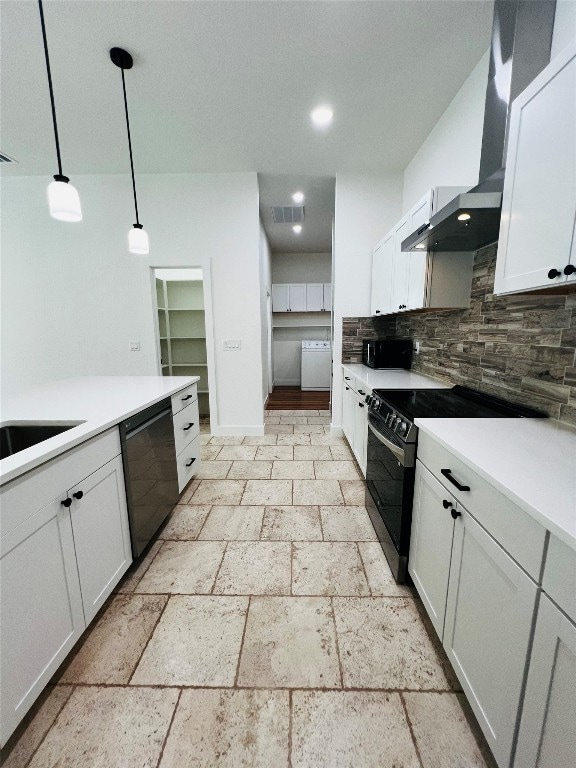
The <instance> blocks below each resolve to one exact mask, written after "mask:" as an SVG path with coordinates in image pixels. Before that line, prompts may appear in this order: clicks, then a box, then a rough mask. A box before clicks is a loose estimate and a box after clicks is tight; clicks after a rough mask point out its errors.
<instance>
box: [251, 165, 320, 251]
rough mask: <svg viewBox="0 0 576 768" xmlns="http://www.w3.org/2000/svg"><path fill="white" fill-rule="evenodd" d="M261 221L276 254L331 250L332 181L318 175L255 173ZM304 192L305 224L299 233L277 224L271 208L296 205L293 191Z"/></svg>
mask: <svg viewBox="0 0 576 768" xmlns="http://www.w3.org/2000/svg"><path fill="white" fill-rule="evenodd" d="M258 185H259V189H260V218H261V220H262V224H263V226H264V229H265V231H266V235H267V237H268V242H269V244H270V248H271V250H272V251H275V252H276V253H322V252H326V251H331V250H332V219H333V217H334V193H335V179H334V178H333V177H326V176H324V177H317V176H294V175H288V176H275V175H272V174H267V173H260V174H258ZM296 191H298V192H303V193H304V203H303V205H304V223H303V225H302V231H301V232H300V234H298V235H297V234H295V233H294V232H293V231H292V225H291V224H276V223H275V222H274V219H273V217H272V210H271V208H272V206H273V205H295V203H294V202H293V200H292V194H293V193H294V192H296Z"/></svg>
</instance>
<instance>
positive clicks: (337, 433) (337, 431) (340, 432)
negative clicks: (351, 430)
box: [330, 424, 344, 437]
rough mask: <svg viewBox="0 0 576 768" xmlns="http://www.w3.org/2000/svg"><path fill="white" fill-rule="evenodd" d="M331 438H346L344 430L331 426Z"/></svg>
mask: <svg viewBox="0 0 576 768" xmlns="http://www.w3.org/2000/svg"><path fill="white" fill-rule="evenodd" d="M330 437H344V430H343V429H342V427H338V426H336V425H334V424H330Z"/></svg>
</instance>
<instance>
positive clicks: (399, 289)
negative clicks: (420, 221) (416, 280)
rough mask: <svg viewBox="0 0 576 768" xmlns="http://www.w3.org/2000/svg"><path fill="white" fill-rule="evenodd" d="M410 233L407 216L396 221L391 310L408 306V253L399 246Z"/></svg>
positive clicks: (401, 309)
mask: <svg viewBox="0 0 576 768" xmlns="http://www.w3.org/2000/svg"><path fill="white" fill-rule="evenodd" d="M409 234H410V229H409V227H408V216H404V218H403V219H402V220H401V221H400V222H398V224H397V225H396V227H395V228H394V276H393V278H392V300H391V305H392V306H391V309H392V311H393V312H403V311H404V309H406V308H407V306H408V278H409V273H410V254H409V253H402V251H401V250H400V246H401V244H402V240H404V239H405V238H406V237H408V235H409Z"/></svg>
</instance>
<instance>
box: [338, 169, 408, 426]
mask: <svg viewBox="0 0 576 768" xmlns="http://www.w3.org/2000/svg"><path fill="white" fill-rule="evenodd" d="M401 215H402V174H396V175H390V176H376V175H374V176H372V175H367V174H363V175H358V174H350V173H340V174H337V175H336V215H335V227H334V275H333V280H334V291H333V295H334V341H333V361H334V363H333V380H332V425H333V427H340V426H341V424H342V373H341V367H340V366H341V361H342V318H344V317H366V316H368V315H369V314H370V289H371V282H372V248H373V247H374V245H376V243H377V242H378V240H380V238H382V237H383V236H384V235H385V234H386V232H388V230H389V229H391V228H392V227H393V226H394V224H395V223H396V222H397V221H398V219H399V218H400V217H401Z"/></svg>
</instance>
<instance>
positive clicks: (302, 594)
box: [3, 411, 494, 768]
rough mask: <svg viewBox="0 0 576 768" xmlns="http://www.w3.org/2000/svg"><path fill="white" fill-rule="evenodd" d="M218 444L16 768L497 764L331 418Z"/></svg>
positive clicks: (64, 678)
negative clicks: (402, 577)
mask: <svg viewBox="0 0 576 768" xmlns="http://www.w3.org/2000/svg"><path fill="white" fill-rule="evenodd" d="M266 419H267V425H266V434H265V435H264V436H263V437H245V438H242V437H218V438H216V437H212V438H211V437H210V435H208V434H206V432H205V429H203V434H202V441H203V460H204V462H203V466H202V469H201V472H200V474H199V476H198V477H197V478H196V479H194V480H193V481H192V482H191V483H190V484H189V486H188V488H187V489H186V490H185V492H184V493H183V495H182V497H181V499H180V503H179V504H178V505H177V506H176V507H175V509H174V512H173V514H172V516H171V518H170V520H169V522H168V524H167V525H166V526H165V527H164V529H163V530H162V531H161V533H160V538H159V540H158V541H157V542H155V543H154V544H153V546H152V547H151V548H150V550H149V552H148V554H147V555H146V556H145V557H144V559H143V560H142V561H141V562H140V563H139V564H137V565H136V566H134V567H133V568H132V569H131V570H130V571H129V572H128V574H127V575H126V576H125V578H124V579H123V581H122V582H121V584H119V585H118V588H117V590H116V594H115V595H114V596H112V597H111V599H110V600H109V601H108V603H107V605H106V606H105V607H104V609H103V610H102V611H101V612H100V614H99V616H98V617H97V620H96V621H95V622H94V623H93V625H92V627H91V629H90V631H89V632H88V633H87V634H86V635H85V638H84V639H83V641H82V642H81V644H80V645H79V647H78V648H77V650H76V653H75V654H74V655H73V656H72V657H71V658H70V659H69V660H68V661H67V663H66V664H65V665H64V666H63V669H62V670H61V671H60V673H59V675H58V676H57V677H56V678H55V681H54V682H55V683H56V684H55V685H52V686H49V687H48V689H47V690H46V692H45V694H43V696H42V697H41V699H40V700H39V702H38V703H37V705H36V706H35V707H34V711H33V713H32V714H31V716H30V717H28V718H27V721H26V723H25V724H24V725H23V726H22V727H21V728H20V729H19V731H18V733H17V734H16V737H15V738H14V739H13V740H12V742H11V744H9V751H8V753H7V754H6V751H5V754H4V755H3V757H4V756H5V762H4V763H3V764H4V765H5V768H25V767H26V766H31V767H32V768H49V767H51V766H59V767H61V768H64V767H66V768H93V767H95V766H98V768H100V767H101V768H131V767H132V766H134V768H143V767H144V766H146V768H148V767H149V768H188V766H191V765H194V766H197V767H200V768H202V767H204V768H212V767H213V766H224V767H225V768H237V767H238V766H246V767H247V768H280V767H281V766H287V767H291V768H305V767H306V768H321V767H322V766H325V767H326V768H341V767H344V766H350V767H351V766H354V768H392V766H394V768H484V767H485V766H493V765H494V764H493V762H492V759H491V757H490V756H489V754H488V753H487V750H486V746H485V743H484V740H483V738H482V737H481V736H480V735H479V734H478V730H477V726H475V724H474V721H473V718H472V717H471V715H470V712H469V709H468V706H467V704H466V702H465V700H464V698H463V696H462V694H461V693H460V692H459V691H460V689H459V687H458V686H457V684H456V683H455V678H454V675H453V673H452V671H451V669H450V666H449V664H448V662H447V660H446V657H445V655H444V653H443V651H442V648H441V647H440V645H439V643H438V641H437V639H436V637H435V636H434V633H433V630H432V629H431V628H430V626H429V624H428V623H427V622H426V621H425V620H423V619H422V609H421V606H420V605H419V603H418V599H417V597H416V595H415V593H414V592H413V591H412V590H411V589H409V588H408V587H403V586H398V585H397V584H396V583H395V582H394V579H393V578H392V575H391V573H390V570H389V568H388V566H387V563H386V560H385V558H384V556H383V554H382V550H381V549H380V545H379V544H378V542H377V541H376V536H375V534H374V530H373V528H372V525H371V523H370V520H369V517H368V514H367V512H366V509H365V507H364V483H363V481H362V480H361V478H360V475H359V472H358V470H357V468H356V465H355V463H354V459H353V457H352V454H351V452H350V450H349V448H348V446H347V444H346V443H345V441H344V440H343V439H341V438H337V437H331V436H330V434H329V427H328V426H327V425H328V423H329V414H328V413H327V412H324V411H322V412H319V411H297V412H286V411H274V412H272V413H271V414H267V417H266Z"/></svg>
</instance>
